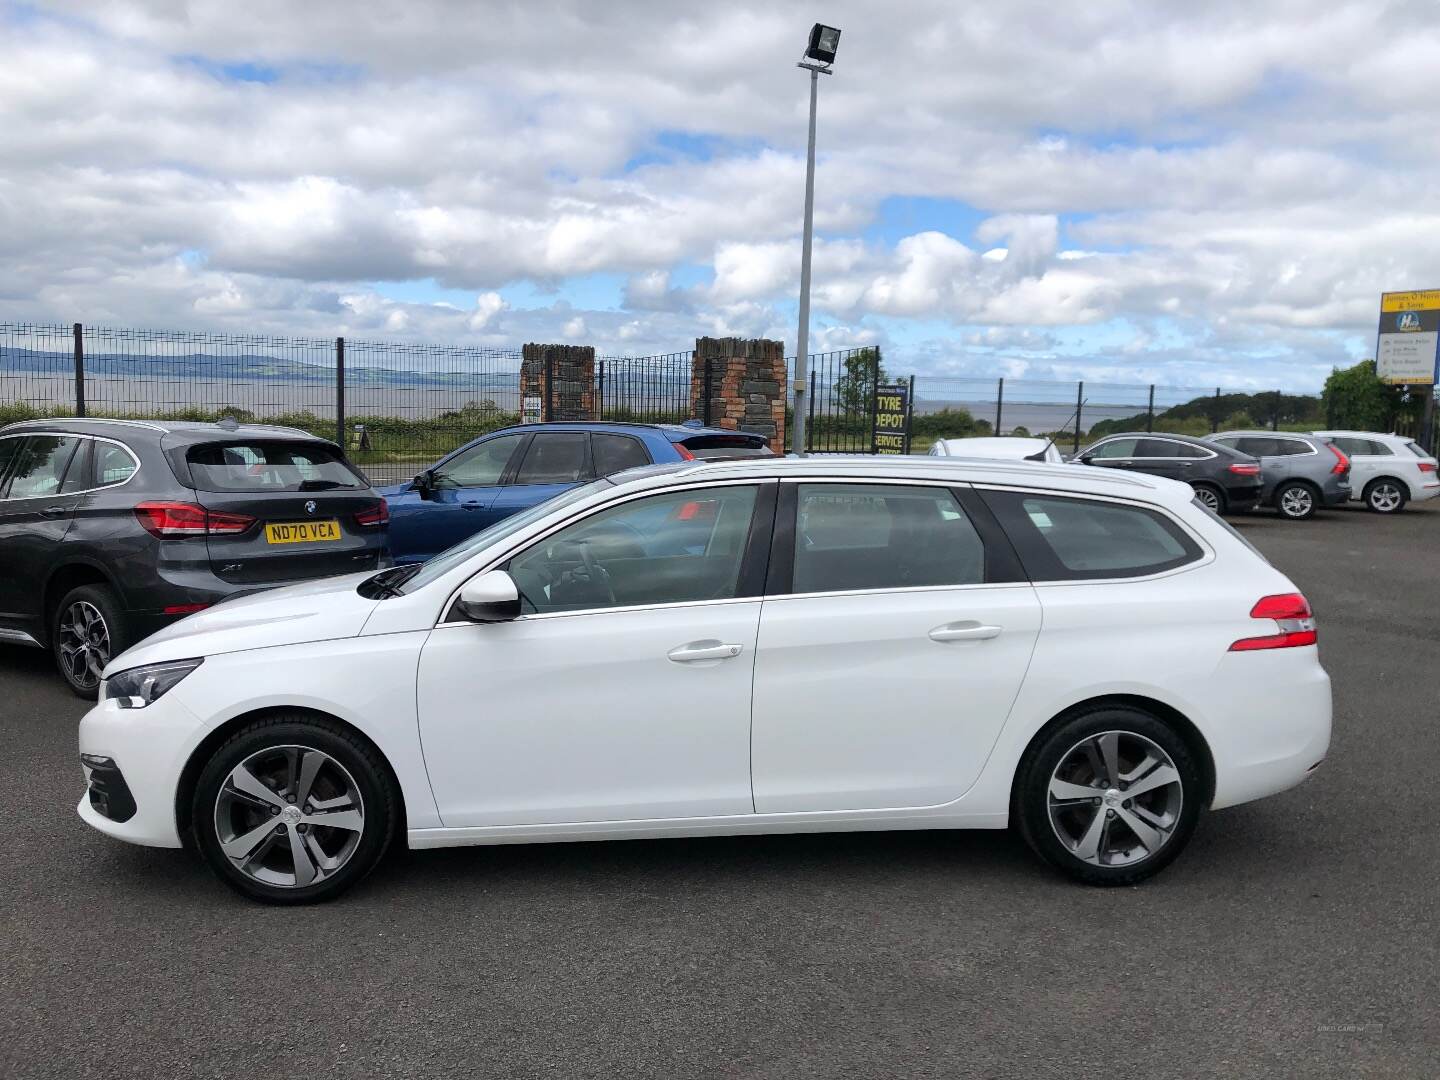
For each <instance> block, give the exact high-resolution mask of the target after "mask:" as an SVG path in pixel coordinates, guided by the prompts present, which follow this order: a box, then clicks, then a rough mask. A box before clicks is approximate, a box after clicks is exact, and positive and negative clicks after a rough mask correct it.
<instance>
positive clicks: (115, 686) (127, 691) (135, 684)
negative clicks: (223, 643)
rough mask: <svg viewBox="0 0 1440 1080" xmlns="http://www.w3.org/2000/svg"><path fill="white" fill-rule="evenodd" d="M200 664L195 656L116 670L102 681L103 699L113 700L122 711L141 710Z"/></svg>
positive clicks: (199, 658)
mask: <svg viewBox="0 0 1440 1080" xmlns="http://www.w3.org/2000/svg"><path fill="white" fill-rule="evenodd" d="M202 662H203V660H202V658H201V657H198V656H197V657H196V658H195V659H193V660H169V661H166V662H165V663H163V664H146V665H145V666H144V667H132V668H129V669H127V670H125V671H117V672H116V673H115V674H114V675H111V676H110V677H109V678H108V679H106V680H105V686H104V697H105V700H107V701H114V702H115V704H116V705H118V706H119V707H120V708H122V709H143V708H145V706H146V705H149V704H150V703H151V702H152V701H155V700H157V699H158V698H159V697H160V696H161V695H163V694H164V693H165V692H166V691H167V690H169V689H170V688H171V687H173V686H174V685H175V684H176V683H178V682H179V681H180V680H181V679H183V678H185V676H186V675H189V674H190V672H192V671H194V670H195V669H196V668H197V667H199V666H200V665H201V663H202Z"/></svg>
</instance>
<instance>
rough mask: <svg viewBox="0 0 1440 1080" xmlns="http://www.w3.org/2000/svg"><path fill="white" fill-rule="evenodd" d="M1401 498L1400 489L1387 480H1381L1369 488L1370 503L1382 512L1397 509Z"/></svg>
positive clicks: (1388, 512)
mask: <svg viewBox="0 0 1440 1080" xmlns="http://www.w3.org/2000/svg"><path fill="white" fill-rule="evenodd" d="M1402 499H1403V496H1401V494H1400V489H1399V488H1398V487H1396V486H1395V485H1394V484H1392V483H1390V482H1389V481H1388V480H1385V481H1381V482H1380V483H1378V484H1376V485H1375V486H1374V487H1373V488H1371V489H1370V505H1371V507H1373V508H1374V509H1376V510H1378V511H1379V512H1380V513H1382V514H1392V513H1394V512H1395V511H1396V510H1399V509H1400V503H1401V501H1402Z"/></svg>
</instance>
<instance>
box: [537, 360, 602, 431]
mask: <svg viewBox="0 0 1440 1080" xmlns="http://www.w3.org/2000/svg"><path fill="white" fill-rule="evenodd" d="M520 356H521V360H520V419H521V421H522V422H533V421H537V420H594V419H595V349H594V348H593V347H592V346H589V345H535V344H529V345H526V346H525V347H524V349H523V350H521V353H520ZM547 370H548V372H549V386H548V388H547V386H546V372H547Z"/></svg>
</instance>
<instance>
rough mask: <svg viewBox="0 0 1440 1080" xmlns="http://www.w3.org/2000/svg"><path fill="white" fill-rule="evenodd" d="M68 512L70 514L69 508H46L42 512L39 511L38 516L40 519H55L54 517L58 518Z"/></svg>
mask: <svg viewBox="0 0 1440 1080" xmlns="http://www.w3.org/2000/svg"><path fill="white" fill-rule="evenodd" d="M69 512H70V508H69V507H68V506H47V507H45V509H44V510H41V511H40V516H41V517H48V518H56V517H60V516H62V515H64V514H68V513H69Z"/></svg>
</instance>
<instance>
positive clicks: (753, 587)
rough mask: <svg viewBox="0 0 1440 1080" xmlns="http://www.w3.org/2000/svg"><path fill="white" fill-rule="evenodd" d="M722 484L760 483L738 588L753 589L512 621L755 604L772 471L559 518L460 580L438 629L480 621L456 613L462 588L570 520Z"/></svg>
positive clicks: (767, 536) (771, 519) (650, 493)
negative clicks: (718, 596) (708, 597)
mask: <svg viewBox="0 0 1440 1080" xmlns="http://www.w3.org/2000/svg"><path fill="white" fill-rule="evenodd" d="M526 486H531V485H526ZM718 487H753V488H756V489H757V490H756V492H755V510H754V516H753V517H752V518H751V519H750V534H749V535H748V536H747V537H746V538H745V551H744V553H743V554H742V555H741V557H740V576H739V578H738V580H737V581H736V585H735V588H736V591H737V593H738V592H741V591H745V592H748V593H749V595H746V596H738V595H737V596H727V597H724V598H723V599H719V600H676V601H673V602H671V603H665V604H624V605H618V604H617V605H616V606H614V607H599V608H578V609H576V610H574V611H543V612H542V611H536V612H531V613H528V614H524V615H517V616H516V617H515V618H513V619H510V620H508V621H509V622H532V621H537V620H540V619H568V618H573V617H575V616H577V615H608V614H611V613H612V612H618V611H661V610H664V609H667V608H690V607H706V606H709V605H712V604H750V603H755V602H757V601H760V600H763V599H765V594H764V584H765V578H766V567H767V564H768V562H769V555H768V552H769V549H770V547H771V544H772V540H771V533H772V530H773V529H774V528H775V523H776V512H775V511H776V495H777V480H776V478H775V477H773V476H758V477H736V478H731V479H725V480H696V481H695V482H694V483H691V484H683V485H682V484H677V485H674V486H667V487H662V488H646V489H645V490H644V491H636V492H632V493H631V494H629V495H627V496H625V497H624V498H621V499H611V500H609V501H607V502H603V503H600V504H599V505H598V506H592V507H591V508H590V509H589V510H586V511H585V512H584V513H583V514H580V515H578V516H575V517H568V518H566V519H565V520H564V521H559V522H556V523H554V524H553V525H551V526H549V527H548V528H546V529H545V531H544V532H541V533H538V534H537V535H535V536H531V537H529V538H527V539H526V540H524V541H522V542H521V543H519V544H517V545H516V546H514V547H509V548H506V549H505V550H504V551H503V552H500V553H499V554H497V555H496V556H495V557H494V558H493V559H487V560H486V561H485V563H484V564H483V565H482V566H481V567H480V568H479V569H477V570H476V571H475V572H473V573H471V574H468V575H467V576H466V577H465V579H464V580H463V581H461V582H460V584H459V585H457V586H455V588H454V589H452V590H451V591H450V593H449V595H448V596H447V597H446V599H445V603H444V604H443V605H442V606H441V608H440V612H439V615H438V616H437V618H436V622H435V629H437V630H440V629H443V628H445V627H447V626H478V625H480V624H478V623H475V622H472V621H471V620H469V619H466V618H463V617H459V616H456V615H455V611H456V604H457V603H458V602H459V600H460V593H461V591H462V590H463V589H464V588H465V586H466V585H468V584H470V582H472V581H474V580H475V579H476V578H477V577H480V576H481V575H482V574H488V573H489V572H490V571H491V570H498V569H500V568H501V567H503V566H504V564H505V563H507V562H509V561H510V560H511V559H513V558H515V557H516V556H517V555H522V554H524V553H525V552H526V551H529V550H530V549H531V548H532V547H535V546H536V545H538V544H543V543H544V542H545V541H546V540H548V539H549V538H550V537H552V536H554V535H555V534H556V533H557V532H559V531H560V530H562V529H566V528H569V527H570V526H571V525H576V524H579V523H580V522H582V521H584V520H585V519H586V518H590V517H593V516H594V515H596V514H599V513H602V512H603V511H606V510H612V509H614V508H615V507H617V506H624V505H625V504H626V503H631V502H636V501H638V500H640V499H647V498H652V497H655V496H662V495H670V494H674V493H676V492H683V491H709V490H712V489H714V488H718Z"/></svg>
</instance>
